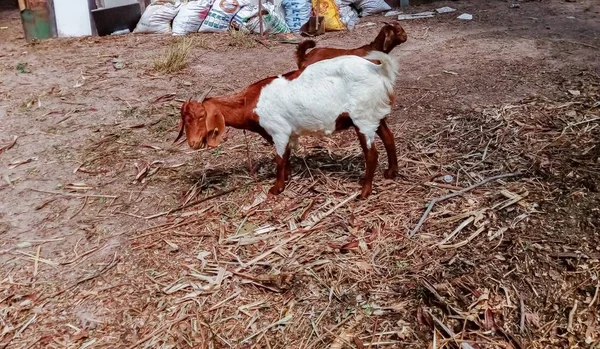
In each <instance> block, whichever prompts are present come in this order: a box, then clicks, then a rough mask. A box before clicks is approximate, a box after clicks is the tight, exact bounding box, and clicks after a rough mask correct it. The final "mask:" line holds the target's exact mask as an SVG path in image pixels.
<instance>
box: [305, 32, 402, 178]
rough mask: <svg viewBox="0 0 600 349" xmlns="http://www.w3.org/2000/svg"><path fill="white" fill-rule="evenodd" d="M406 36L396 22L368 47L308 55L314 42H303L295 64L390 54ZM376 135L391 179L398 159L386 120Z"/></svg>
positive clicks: (386, 174) (386, 171)
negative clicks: (373, 52) (382, 148)
mask: <svg viewBox="0 0 600 349" xmlns="http://www.w3.org/2000/svg"><path fill="white" fill-rule="evenodd" d="M406 40H407V35H406V31H404V28H402V26H401V25H400V23H398V22H397V21H396V22H394V23H388V22H385V26H383V28H381V30H380V31H379V34H378V35H377V37H376V38H375V40H373V42H371V43H370V44H368V45H364V46H361V47H359V48H355V49H339V48H329V47H322V48H321V47H320V48H316V49H314V50H312V51H310V52H309V53H308V54H307V53H306V51H307V50H308V49H310V48H313V47H315V46H316V43H315V41H313V40H305V41H302V42H301V43H300V44H298V48H297V50H296V63H297V64H298V69H304V68H306V67H307V66H309V65H311V64H313V63H316V62H318V61H322V60H324V59H331V58H335V57H339V56H345V55H353V56H360V57H365V56H366V55H368V54H369V53H370V52H372V51H381V52H384V53H390V51H392V50H393V49H394V48H395V47H396V46H398V45H400V44H402V43H404V42H406ZM377 135H378V136H379V138H381V141H382V142H383V145H384V147H385V151H386V153H387V157H388V169H387V170H385V172H384V173H383V175H384V177H385V178H388V179H392V178H395V177H396V175H397V174H398V158H397V155H396V144H395V142H394V134H393V133H392V131H391V130H390V129H389V128H388V126H387V123H386V120H385V119H383V120H381V123H380V125H379V129H377Z"/></svg>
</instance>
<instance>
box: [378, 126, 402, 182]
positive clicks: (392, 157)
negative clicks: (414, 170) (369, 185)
mask: <svg viewBox="0 0 600 349" xmlns="http://www.w3.org/2000/svg"><path fill="white" fill-rule="evenodd" d="M377 135H378V136H379V138H381V141H382V142H383V146H384V147H385V151H386V153H387V158H388V169H387V170H385V171H383V177H384V178H389V179H392V178H395V177H396V175H398V157H397V155H396V144H395V142H394V134H393V133H392V131H390V129H389V128H388V126H387V123H386V122H385V119H382V120H381V122H380V123H379V128H378V129H377Z"/></svg>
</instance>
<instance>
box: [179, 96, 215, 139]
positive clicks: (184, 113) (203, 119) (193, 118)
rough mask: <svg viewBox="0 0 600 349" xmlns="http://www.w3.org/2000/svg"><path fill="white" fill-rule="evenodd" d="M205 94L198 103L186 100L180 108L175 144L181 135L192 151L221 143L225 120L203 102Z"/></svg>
mask: <svg viewBox="0 0 600 349" xmlns="http://www.w3.org/2000/svg"><path fill="white" fill-rule="evenodd" d="M209 92H210V90H209V91H207V92H205V93H204V94H203V95H202V97H200V98H199V99H198V101H193V100H191V99H190V100H188V101H187V102H185V103H183V105H182V106H181V121H180V122H179V135H177V138H176V139H175V142H177V141H178V140H179V139H180V138H181V136H183V133H184V132H185V136H186V138H187V141H188V145H189V146H190V148H192V149H200V148H202V147H204V145H205V144H206V145H207V146H208V147H216V146H217V145H219V143H220V142H221V137H222V136H223V134H224V133H225V118H224V117H223V114H222V113H221V111H220V110H218V109H217V108H216V107H215V106H214V105H213V104H212V103H209V101H206V102H205V101H204V99H205V98H206V96H207V95H208V93H209Z"/></svg>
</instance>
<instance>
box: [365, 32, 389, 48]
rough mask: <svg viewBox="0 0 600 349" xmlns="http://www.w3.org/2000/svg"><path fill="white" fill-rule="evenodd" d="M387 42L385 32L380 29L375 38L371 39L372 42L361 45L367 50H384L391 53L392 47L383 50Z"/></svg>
mask: <svg viewBox="0 0 600 349" xmlns="http://www.w3.org/2000/svg"><path fill="white" fill-rule="evenodd" d="M384 42H385V33H384V32H383V31H380V32H379V34H378V35H377V37H376V38H375V40H373V41H371V43H370V44H368V45H365V46H363V47H361V48H362V49H365V50H370V51H382V52H383V53H390V51H391V49H390V48H388V49H387V50H383V44H384Z"/></svg>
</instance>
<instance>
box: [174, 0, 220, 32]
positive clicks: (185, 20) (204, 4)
mask: <svg viewBox="0 0 600 349" xmlns="http://www.w3.org/2000/svg"><path fill="white" fill-rule="evenodd" d="M212 2H213V0H197V1H188V2H186V3H184V4H182V5H181V8H180V9H179V13H178V14H177V16H176V17H175V19H174V20H173V35H186V34H189V33H195V32H197V31H198V29H200V25H202V22H203V21H204V19H205V18H206V16H207V15H208V11H210V7H211V6H212Z"/></svg>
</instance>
